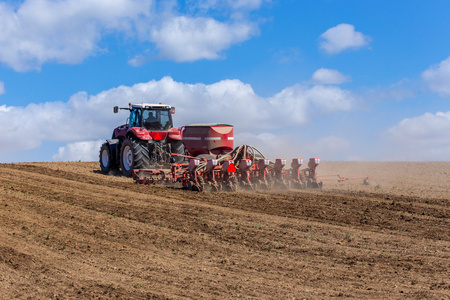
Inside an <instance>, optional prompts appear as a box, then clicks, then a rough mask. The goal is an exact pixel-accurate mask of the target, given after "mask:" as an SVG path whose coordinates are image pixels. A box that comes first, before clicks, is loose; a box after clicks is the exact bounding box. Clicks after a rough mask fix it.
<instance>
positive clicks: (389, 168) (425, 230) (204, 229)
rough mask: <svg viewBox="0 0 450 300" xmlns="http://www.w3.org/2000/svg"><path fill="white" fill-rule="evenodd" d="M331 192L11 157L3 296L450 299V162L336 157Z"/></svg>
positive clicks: (2, 174)
mask: <svg viewBox="0 0 450 300" xmlns="http://www.w3.org/2000/svg"><path fill="white" fill-rule="evenodd" d="M318 172H319V175H323V174H341V175H343V176H358V175H373V176H374V177H373V178H371V179H370V180H371V184H370V185H366V186H364V185H362V180H361V179H359V180H355V181H347V182H341V183H337V182H325V183H324V188H323V189H322V190H321V191H317V190H316V191H311V190H289V191H270V192H267V191H266V192H263V191H261V192H237V193H225V192H220V193H196V192H190V191H185V190H180V189H174V188H170V187H164V186H143V185H137V184H134V183H133V181H132V179H130V178H125V177H121V176H105V175H102V174H100V173H99V166H98V163H20V164H0V298H1V299H10V298H20V299H28V298H29V299H48V298H51V299H67V298H95V299H110V298H119V299H148V298H161V299H180V298H207V299H212V298H215V299H217V298H238V297H242V298H255V299H260V298H273V299H294V298H296V299H323V298H332V297H350V298H359V299H386V298H391V299H405V298H407V299H425V298H426V299H450V276H449V270H450V219H449V218H450V200H449V199H450V163H449V162H435V163H409V162H405V163H399V162H396V163H387V162H383V163H379V162H378V163H375V162H374V163H362V162H361V163H351V162H345V163H344V162H324V163H322V164H321V165H320V166H319V168H318Z"/></svg>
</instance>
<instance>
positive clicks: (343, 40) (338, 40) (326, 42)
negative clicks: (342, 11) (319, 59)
mask: <svg viewBox="0 0 450 300" xmlns="http://www.w3.org/2000/svg"><path fill="white" fill-rule="evenodd" d="M320 37H321V39H322V41H321V42H320V48H321V49H323V50H325V51H326V52H327V53H329V54H337V53H340V52H342V51H344V50H347V49H358V48H361V47H364V46H367V45H368V44H369V42H370V38H369V37H368V36H366V35H364V34H363V33H361V32H358V31H355V26H353V25H351V24H345V23H342V24H339V25H337V26H335V27H331V28H330V29H328V30H327V31H325V32H324V33H323V34H322V35H321V36H320Z"/></svg>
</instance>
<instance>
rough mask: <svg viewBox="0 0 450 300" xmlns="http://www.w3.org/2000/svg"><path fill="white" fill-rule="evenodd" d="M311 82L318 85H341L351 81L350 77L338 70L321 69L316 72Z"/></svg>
mask: <svg viewBox="0 0 450 300" xmlns="http://www.w3.org/2000/svg"><path fill="white" fill-rule="evenodd" d="M311 81H312V82H313V83H316V84H341V83H345V82H348V81H350V77H349V76H345V75H344V74H342V73H341V72H339V71H337V70H332V69H325V68H321V69H318V70H317V71H315V72H314V74H313V75H312V78H311Z"/></svg>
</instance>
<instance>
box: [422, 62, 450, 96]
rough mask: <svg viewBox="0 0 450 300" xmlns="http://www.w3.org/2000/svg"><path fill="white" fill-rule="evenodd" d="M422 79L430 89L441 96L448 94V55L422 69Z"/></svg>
mask: <svg viewBox="0 0 450 300" xmlns="http://www.w3.org/2000/svg"><path fill="white" fill-rule="evenodd" d="M422 79H423V80H424V81H425V83H426V84H427V85H428V87H429V88H430V90H431V91H433V92H435V93H438V94H439V95H441V96H450V56H449V57H448V58H447V59H445V60H443V61H441V62H440V63H439V64H438V65H436V66H431V67H430V68H428V69H427V70H425V71H423V72H422Z"/></svg>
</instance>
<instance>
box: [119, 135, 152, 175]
mask: <svg viewBox="0 0 450 300" xmlns="http://www.w3.org/2000/svg"><path fill="white" fill-rule="evenodd" d="M149 160H150V159H149V154H148V148H147V147H145V146H144V145H142V144H140V143H139V142H137V141H135V140H134V139H131V138H127V139H125V140H124V141H123V143H122V147H121V148H120V168H121V169H122V174H123V175H124V176H127V177H128V176H131V173H133V169H149V168H150V164H149Z"/></svg>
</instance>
